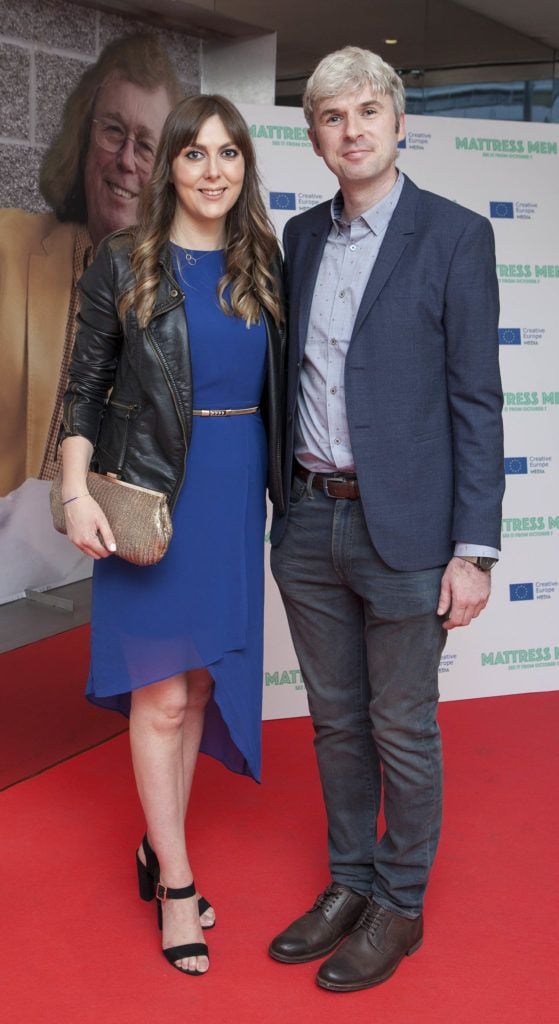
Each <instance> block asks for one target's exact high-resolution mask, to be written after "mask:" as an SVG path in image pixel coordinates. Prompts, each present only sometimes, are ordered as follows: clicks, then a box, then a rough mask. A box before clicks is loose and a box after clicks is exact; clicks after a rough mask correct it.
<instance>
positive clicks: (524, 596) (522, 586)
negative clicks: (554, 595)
mask: <svg viewBox="0 0 559 1024" xmlns="http://www.w3.org/2000/svg"><path fill="white" fill-rule="evenodd" d="M509 593H510V599H511V601H533V600H534V584H533V583H510V584H509Z"/></svg>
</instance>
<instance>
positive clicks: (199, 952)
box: [155, 882, 208, 976]
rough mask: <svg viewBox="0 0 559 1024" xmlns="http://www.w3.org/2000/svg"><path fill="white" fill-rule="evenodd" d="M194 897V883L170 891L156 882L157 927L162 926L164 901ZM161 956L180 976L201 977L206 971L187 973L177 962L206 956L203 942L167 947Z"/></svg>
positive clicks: (205, 947)
mask: <svg viewBox="0 0 559 1024" xmlns="http://www.w3.org/2000/svg"><path fill="white" fill-rule="evenodd" d="M195 895H196V886H195V885H194V882H192V884H191V885H185V886H184V887H183V888H182V889H170V888H169V886H167V885H162V884H161V882H158V883H157V885H156V886H155V898H156V899H157V920H158V923H159V927H160V928H161V926H162V921H163V912H162V909H161V908H162V904H163V903H165V901H166V900H188V899H191V898H192V896H195ZM163 956H164V957H165V959H166V960H168V961H169V963H170V964H171V967H174V968H175V970H176V971H180V972H181V974H191V975H198V976H199V975H201V974H206V973H207V971H189V970H187V969H186V967H179V965H178V963H177V960H184V959H185V957H189V956H208V947H207V945H206V943H205V942H187V943H185V944H184V945H182V946H168V947H167V949H164V950H163Z"/></svg>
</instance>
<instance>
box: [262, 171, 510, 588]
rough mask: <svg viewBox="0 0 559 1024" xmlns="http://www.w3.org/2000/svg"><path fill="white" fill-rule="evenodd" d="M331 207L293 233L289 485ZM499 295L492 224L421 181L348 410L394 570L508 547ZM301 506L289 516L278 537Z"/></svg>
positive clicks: (371, 519)
mask: <svg viewBox="0 0 559 1024" xmlns="http://www.w3.org/2000/svg"><path fill="white" fill-rule="evenodd" d="M330 225H331V220H330V203H329V202H327V203H321V204H320V206H316V207H314V208H313V209H312V210H308V211H307V212H306V213H302V214H300V215H299V216H297V217H294V218H293V219H292V220H290V221H289V222H288V224H287V225H286V229H285V234H284V246H285V257H286V265H287V288H288V305H289V328H290V340H289V349H288V385H287V434H286V446H285V463H284V473H285V487H286V493H287V494H289V488H290V479H291V472H292V460H293V432H294V421H295V412H296V404H297V391H298V386H299V377H300V372H301V363H302V359H303V352H304V347H305V340H306V336H307V329H308V322H309V313H310V308H311V303H312V297H313V291H314V286H315V282H316V277H317V273H318V268H319V266H320V261H321V257H322V252H323V250H324V246H325V243H326V239H327V237H328V232H329V230H330ZM498 318H499V297H498V286H497V276H496V269H495V246H494V238H493V231H492V229H491V225H490V223H489V221H488V220H486V219H485V217H481V216H479V214H476V213H473V212H472V211H471V210H467V209H465V208H464V207H462V206H458V205H457V204H456V203H453V202H450V201H449V200H448V199H443V198H442V197H441V196H437V195H434V194H433V193H431V192H426V191H424V190H423V189H419V188H417V186H416V185H414V184H413V182H411V181H410V180H409V179H408V178H406V180H405V183H404V188H403V190H402V194H401V196H400V200H399V202H398V205H397V206H396V208H395V210H394V213H393V215H392V218H391V220H390V223H389V225H388V228H387V231H386V234H385V237H384V240H383V242H382V246H381V249H380V252H379V254H378V257H377V260H376V262H375V265H374V268H373V271H372V273H371V276H370V278H369V281H368V283H367V286H366V288H365V293H364V295H363V299H362V302H361V305H360V307H359V311H358V314H357V317H356V320H355V325H354V328H353V334H352V336H351V341H350V345H349V350H348V353H347V358H346V365H345V388H346V406H347V416H348V423H349V431H350V437H351V445H352V449H353V454H354V459H355V467H356V472H357V476H358V479H359V487H360V492H361V497H362V504H363V510H364V514H365V518H366V521H367V527H368V530H369V534H370V537H371V540H372V542H373V544H374V545H375V547H376V549H377V551H378V552H379V554H380V555H381V557H382V558H383V559H384V560H385V562H387V564H388V565H390V566H391V567H392V568H394V569H400V570H408V571H409V570H418V569H427V568H432V567H434V566H438V565H444V564H445V563H446V562H448V560H449V558H450V557H451V556H452V553H453V546H454V543H455V542H456V541H463V542H465V543H471V544H480V545H488V546H490V547H494V548H498V547H499V546H500V530H501V500H502V496H503V491H504V470H503V434H502V418H501V410H502V401H503V398H502V390H501V380H500V374H499V359H498V355H499V349H498V332H497V326H498ZM288 515H289V512H288V511H287V512H286V513H285V514H283V515H276V516H275V517H274V521H273V524H272V534H271V541H272V544H279V543H280V542H281V538H282V536H283V533H284V531H285V527H286V525H287V519H288Z"/></svg>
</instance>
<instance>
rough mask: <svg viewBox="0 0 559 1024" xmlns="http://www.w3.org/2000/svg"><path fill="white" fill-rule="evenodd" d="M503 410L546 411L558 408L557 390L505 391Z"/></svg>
mask: <svg viewBox="0 0 559 1024" xmlns="http://www.w3.org/2000/svg"><path fill="white" fill-rule="evenodd" d="M504 400H505V404H504V407H503V412H547V411H548V409H551V410H552V411H553V410H557V409H559V391H505V394H504Z"/></svg>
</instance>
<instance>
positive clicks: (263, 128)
mask: <svg viewBox="0 0 559 1024" xmlns="http://www.w3.org/2000/svg"><path fill="white" fill-rule="evenodd" d="M249 132H250V135H251V137H252V138H253V139H269V140H270V142H271V143H272V146H296V147H297V148H299V149H300V148H301V147H302V148H304V149H310V147H311V144H310V141H309V136H308V134H307V129H306V128H303V127H302V126H299V125H291V124H251V125H250V127H249Z"/></svg>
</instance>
